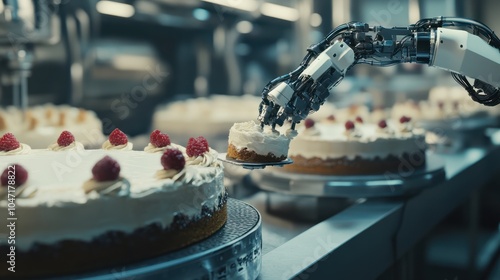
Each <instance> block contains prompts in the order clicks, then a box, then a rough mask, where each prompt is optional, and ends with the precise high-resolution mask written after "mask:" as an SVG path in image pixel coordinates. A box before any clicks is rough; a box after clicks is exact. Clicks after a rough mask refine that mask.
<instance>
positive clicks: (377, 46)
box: [259, 17, 500, 129]
mask: <svg viewBox="0 0 500 280" xmlns="http://www.w3.org/2000/svg"><path fill="white" fill-rule="evenodd" d="M307 51H308V53H307V55H306V56H305V58H304V60H303V61H302V63H301V64H300V66H299V67H298V68H297V69H295V70H294V71H292V72H291V73H289V74H287V75H284V76H281V77H278V78H276V79H274V80H272V81H271V82H269V84H267V86H266V87H265V88H264V90H263V92H262V102H261V104H260V106H259V121H260V122H261V126H264V125H270V126H272V127H273V129H274V128H275V126H276V125H279V126H281V125H283V124H284V122H285V121H290V122H291V123H292V129H294V128H295V125H296V124H297V123H299V122H300V121H301V120H303V119H305V118H306V117H307V115H308V114H309V113H311V112H314V111H317V110H318V109H319V107H320V106H321V105H322V104H323V103H324V102H325V100H326V98H327V97H328V95H329V94H330V89H331V88H332V87H334V86H336V85H337V84H338V83H340V82H341V81H342V79H343V78H344V76H345V74H346V72H347V70H349V69H350V68H351V67H352V66H353V65H356V64H369V65H374V66H389V65H394V64H397V63H404V62H410V63H412V62H414V63H420V64H428V65H429V66H433V67H437V68H441V69H444V70H447V71H450V72H451V74H452V76H453V78H454V79H455V80H456V81H457V82H458V83H459V84H460V85H461V86H463V87H464V88H465V90H466V91H467V92H468V93H469V95H470V96H471V98H472V99H473V100H474V101H476V102H479V103H482V104H484V105H487V106H494V105H497V104H500V39H499V38H498V37H497V36H496V35H495V34H494V32H493V31H492V30H491V29H490V28H488V27H487V26H486V25H484V24H482V23H479V22H476V21H473V20H469V19H463V18H447V17H437V18H431V19H423V20H420V21H418V22H417V23H416V24H413V25H410V26H408V27H393V28H385V27H381V26H374V27H370V26H369V25H368V24H366V23H361V22H351V23H346V24H343V25H340V26H339V27H337V28H335V29H334V30H332V31H331V32H330V33H329V34H328V35H327V36H326V37H325V38H324V39H323V40H322V41H321V42H319V43H318V44H315V45H312V46H311V47H309V48H308V50H307ZM466 76H467V77H470V78H473V79H475V81H474V84H473V85H471V84H470V83H469V81H468V79H467V77H466Z"/></svg>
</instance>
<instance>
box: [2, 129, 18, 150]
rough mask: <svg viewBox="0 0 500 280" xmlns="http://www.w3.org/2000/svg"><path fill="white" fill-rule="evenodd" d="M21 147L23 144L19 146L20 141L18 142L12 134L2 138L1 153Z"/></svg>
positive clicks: (6, 134) (8, 133)
mask: <svg viewBox="0 0 500 280" xmlns="http://www.w3.org/2000/svg"><path fill="white" fill-rule="evenodd" d="M20 146H21V144H19V141H17V139H16V137H15V136H14V134H12V133H10V132H7V133H5V134H4V135H3V136H2V138H0V151H5V152H8V151H12V150H15V149H17V148H19V147H20Z"/></svg>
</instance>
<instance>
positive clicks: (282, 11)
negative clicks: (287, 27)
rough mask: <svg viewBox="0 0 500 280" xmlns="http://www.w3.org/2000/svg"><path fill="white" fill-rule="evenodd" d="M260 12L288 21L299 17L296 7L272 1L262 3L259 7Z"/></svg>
mask: <svg viewBox="0 0 500 280" xmlns="http://www.w3.org/2000/svg"><path fill="white" fill-rule="evenodd" d="M260 12H261V13H262V14H263V15H265V16H268V17H273V18H277V19H282V20H288V21H296V20H298V19H299V17H300V15H299V11H298V10H297V9H294V8H291V7H287V6H282V5H277V4H273V3H263V4H262V6H261V7H260Z"/></svg>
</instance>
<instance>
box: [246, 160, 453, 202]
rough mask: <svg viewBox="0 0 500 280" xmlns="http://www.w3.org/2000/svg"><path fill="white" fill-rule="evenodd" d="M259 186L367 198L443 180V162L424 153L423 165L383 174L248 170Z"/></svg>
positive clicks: (303, 193)
mask: <svg viewBox="0 0 500 280" xmlns="http://www.w3.org/2000/svg"><path fill="white" fill-rule="evenodd" d="M250 176H251V178H252V179H253V180H254V181H255V183H256V185H257V186H258V187H259V188H261V189H262V190H266V191H271V192H277V193H282V194H288V195H297V196H311V197H337V198H339V197H341V198H370V197H395V196H404V195H409V194H411V193H415V192H417V191H419V190H422V189H425V188H428V187H430V186H433V185H436V184H438V183H440V182H442V181H444V180H445V178H446V176H445V171H444V162H443V161H442V160H441V159H440V158H439V157H437V156H435V155H432V154H428V155H427V164H426V167H425V168H422V169H418V170H415V169H413V170H412V168H402V172H392V173H386V174H383V175H359V176H323V175H307V174H297V173H288V172H283V171H279V170H278V169H267V170H258V171H253V172H252V173H251V174H250Z"/></svg>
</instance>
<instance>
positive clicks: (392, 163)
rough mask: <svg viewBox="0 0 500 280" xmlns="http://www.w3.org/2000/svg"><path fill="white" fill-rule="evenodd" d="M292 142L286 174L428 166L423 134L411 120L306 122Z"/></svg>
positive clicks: (379, 171) (368, 171) (373, 171)
mask: <svg viewBox="0 0 500 280" xmlns="http://www.w3.org/2000/svg"><path fill="white" fill-rule="evenodd" d="M298 131H299V134H298V136H297V137H296V138H295V139H294V140H292V142H291V143H290V150H289V152H288V153H289V157H290V158H291V159H292V160H293V161H294V163H293V164H290V165H286V166H284V170H285V171H290V172H295V173H305V174H321V175H364V174H384V173H385V172H389V171H398V170H399V169H400V168H402V167H401V166H403V165H404V167H403V168H407V167H408V166H409V167H410V168H421V167H423V166H425V149H426V145H425V141H424V134H423V133H420V132H418V131H416V130H413V125H412V123H411V119H410V118H407V117H405V118H401V119H400V120H399V121H398V122H394V121H386V120H380V121H379V123H378V124H372V123H367V122H363V120H362V119H361V118H359V119H357V120H353V121H347V122H345V123H344V124H339V123H328V122H320V123H315V122H314V121H312V120H306V121H305V122H304V125H302V126H301V127H299V129H298Z"/></svg>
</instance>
